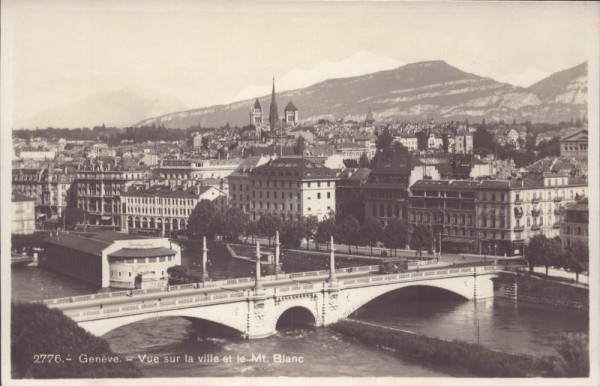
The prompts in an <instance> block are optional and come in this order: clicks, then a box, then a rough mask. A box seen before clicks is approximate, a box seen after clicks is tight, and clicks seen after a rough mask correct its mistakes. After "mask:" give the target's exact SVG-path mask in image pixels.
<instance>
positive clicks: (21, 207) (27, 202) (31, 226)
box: [11, 193, 35, 235]
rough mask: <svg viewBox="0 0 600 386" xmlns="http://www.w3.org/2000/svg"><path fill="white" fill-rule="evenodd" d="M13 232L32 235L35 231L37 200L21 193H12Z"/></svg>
mask: <svg viewBox="0 0 600 386" xmlns="http://www.w3.org/2000/svg"><path fill="white" fill-rule="evenodd" d="M11 209H12V213H11V233H12V234H13V235H30V234H32V233H33V232H34V231H35V200H34V199H33V198H29V197H25V196H23V195H21V194H15V193H13V194H12V203H11Z"/></svg>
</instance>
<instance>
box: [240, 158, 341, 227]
mask: <svg viewBox="0 0 600 386" xmlns="http://www.w3.org/2000/svg"><path fill="white" fill-rule="evenodd" d="M249 174H250V175H249V180H250V185H249V194H248V196H249V199H250V214H251V218H252V219H253V220H258V219H259V218H260V216H262V215H263V214H266V213H270V214H274V215H277V216H281V218H282V219H285V220H287V219H300V218H301V217H304V216H311V215H314V216H317V218H319V220H322V219H324V218H325V217H327V216H328V215H329V214H330V213H331V212H332V211H334V210H335V185H336V181H337V180H338V178H337V177H336V175H335V172H334V171H332V170H331V169H329V168H327V167H325V166H323V165H319V164H317V163H315V162H312V161H310V160H308V159H306V158H303V157H302V158H301V157H282V158H278V159H274V160H272V161H270V162H267V163H265V164H263V165H261V166H258V167H255V168H254V169H253V170H252V171H250V173H249ZM235 189H237V187H236V188H235ZM231 194H232V195H233V194H239V192H238V191H237V190H235V191H234V190H232V191H231ZM243 194H244V195H245V194H246V193H245V192H244V193H243Z"/></svg>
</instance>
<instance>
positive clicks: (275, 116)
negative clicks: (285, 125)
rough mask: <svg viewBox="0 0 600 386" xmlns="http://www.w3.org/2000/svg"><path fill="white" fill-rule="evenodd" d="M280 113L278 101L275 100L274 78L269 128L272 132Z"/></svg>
mask: <svg viewBox="0 0 600 386" xmlns="http://www.w3.org/2000/svg"><path fill="white" fill-rule="evenodd" d="M278 120H279V113H278V112H277V101H276V100H275V78H274V77H273V91H272V92H271V107H270V108H269V126H270V128H271V130H275V126H276V124H277V121H278Z"/></svg>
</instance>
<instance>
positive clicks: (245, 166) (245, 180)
mask: <svg viewBox="0 0 600 386" xmlns="http://www.w3.org/2000/svg"><path fill="white" fill-rule="evenodd" d="M272 158H273V157H266V156H253V157H248V158H246V159H245V160H243V161H242V163H241V164H240V165H239V166H238V168H237V169H235V171H234V172H233V173H231V174H230V175H229V176H228V177H227V181H228V185H229V189H228V190H229V206H231V207H236V208H240V209H242V210H243V211H244V212H246V213H250V211H251V207H252V202H253V200H251V198H250V187H251V185H252V184H251V182H250V173H251V172H252V170H254V168H256V167H258V166H260V165H263V164H265V163H267V162H269V161H270V160H271V159H272Z"/></svg>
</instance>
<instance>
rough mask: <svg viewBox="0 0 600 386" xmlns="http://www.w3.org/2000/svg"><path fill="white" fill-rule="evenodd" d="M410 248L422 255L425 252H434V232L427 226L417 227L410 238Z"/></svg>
mask: <svg viewBox="0 0 600 386" xmlns="http://www.w3.org/2000/svg"><path fill="white" fill-rule="evenodd" d="M410 247H411V248H412V249H414V250H416V251H418V252H419V256H421V255H422V251H423V250H428V251H430V252H431V251H432V247H433V232H432V231H431V228H429V227H428V226H427V225H423V224H420V225H416V226H415V228H414V229H413V232H412V234H411V237H410Z"/></svg>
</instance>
